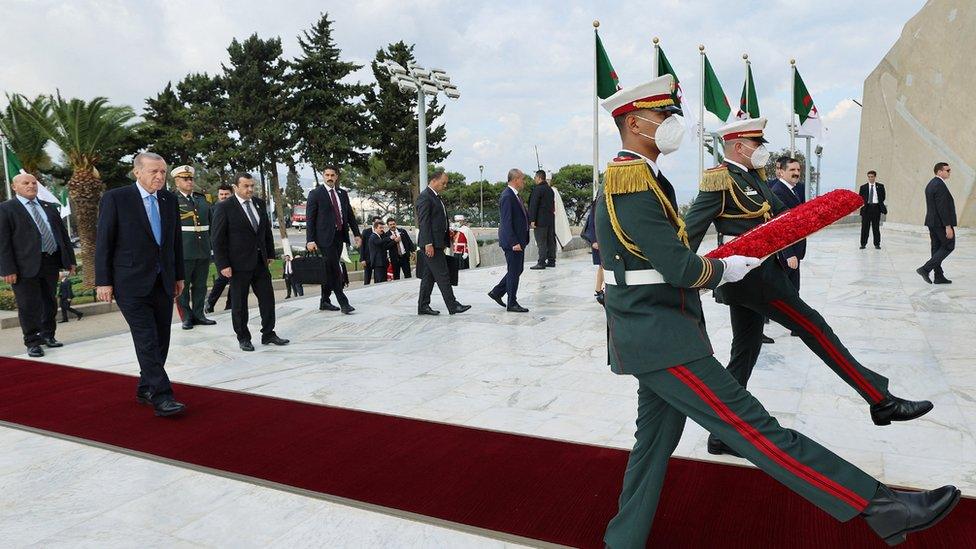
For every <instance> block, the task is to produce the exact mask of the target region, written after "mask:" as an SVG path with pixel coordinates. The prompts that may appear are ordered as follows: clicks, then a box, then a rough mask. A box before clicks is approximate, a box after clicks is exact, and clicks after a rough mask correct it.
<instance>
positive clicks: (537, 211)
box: [502, 170, 556, 270]
mask: <svg viewBox="0 0 976 549" xmlns="http://www.w3.org/2000/svg"><path fill="white" fill-rule="evenodd" d="M502 194H505V193H504V192H503V193H502ZM520 200H521V199H520ZM529 226H530V227H532V229H533V230H534V232H535V245H536V246H538V247H539V261H538V262H537V263H536V264H535V265H534V266H532V267H530V269H533V270H538V269H545V268H546V267H555V266H556V193H555V192H553V190H552V187H550V186H549V183H547V182H546V172H545V171H544V170H539V171H537V172H535V188H533V189H532V194H531V195H530V196H529Z"/></svg>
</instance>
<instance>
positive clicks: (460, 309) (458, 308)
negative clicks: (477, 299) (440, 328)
mask: <svg viewBox="0 0 976 549" xmlns="http://www.w3.org/2000/svg"><path fill="white" fill-rule="evenodd" d="M470 308H471V305H464V304H462V303H456V304H455V305H454V308H453V309H451V310H449V311H447V312H448V314H452V315H457V314H461V313H463V312H464V311H467V310H468V309H470Z"/></svg>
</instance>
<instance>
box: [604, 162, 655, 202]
mask: <svg viewBox="0 0 976 549" xmlns="http://www.w3.org/2000/svg"><path fill="white" fill-rule="evenodd" d="M653 181H654V178H653V177H652V176H651V170H650V168H648V166H647V162H644V160H643V159H640V158H638V159H635V160H624V161H621V162H611V163H610V164H608V165H607V171H606V172H604V174H603V192H604V193H606V194H627V193H639V192H641V191H647V190H650V188H651V182H653Z"/></svg>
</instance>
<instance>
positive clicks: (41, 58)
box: [0, 0, 924, 201]
mask: <svg viewBox="0 0 976 549" xmlns="http://www.w3.org/2000/svg"><path fill="white" fill-rule="evenodd" d="M923 4H924V2H923V1H922V0H861V1H859V2H849V1H847V0H819V1H816V2H815V1H810V0H768V1H742V2H738V3H728V2H714V1H689V0H682V1H679V0H657V1H654V2H571V1H551V2H550V1H539V2H535V1H534V2H525V1H508V0H500V1H495V2H464V1H457V0H453V1H446V0H415V1H410V0H397V1H393V0H364V1H361V2H338V1H330V0H325V1H323V0H315V1H312V0H307V1H306V0H281V1H279V2H265V1H259V0H234V1H224V0H193V1H190V0H165V1H161V0H160V1H156V0H129V1H121V0H72V1H54V0H0V13H3V17H4V21H5V24H4V31H3V38H4V39H3V42H2V43H3V48H4V50H5V51H3V55H2V59H3V61H2V62H0V90H2V91H13V92H18V93H24V94H26V95H28V96H32V95H35V94H38V93H50V92H52V91H53V90H54V89H55V88H60V89H61V91H62V93H63V94H65V95H69V96H76V97H83V98H91V97H94V96H98V95H104V96H107V97H109V98H110V99H111V100H112V101H113V102H115V103H126V104H130V105H132V106H133V107H135V108H136V109H137V110H141V108H142V106H143V105H144V100H145V98H146V97H149V96H152V95H154V94H156V93H157V92H158V91H159V90H161V89H162V88H163V86H165V84H166V82H167V81H170V80H173V81H176V80H179V79H181V78H182V77H183V76H184V75H186V74H187V73H188V72H193V71H207V72H211V73H213V72H218V71H219V70H220V64H221V63H222V62H226V59H227V52H226V48H227V45H228V44H229V43H230V41H231V39H232V38H234V37H246V36H248V35H250V34H251V33H253V32H257V33H258V34H259V35H260V36H261V37H270V36H280V37H281V38H282V41H283V45H284V49H285V55H286V56H294V55H295V54H296V53H297V48H298V46H297V40H296V38H295V37H296V35H297V34H298V33H299V32H300V31H302V30H303V29H306V28H308V27H309V26H310V25H311V24H312V22H314V21H315V20H316V19H317V18H318V16H319V13H320V12H323V11H325V12H328V13H329V15H330V17H331V18H332V19H333V20H334V22H335V39H336V41H337V43H338V45H339V47H341V48H342V50H343V53H344V56H345V57H347V58H348V59H350V60H353V61H356V62H359V63H362V64H368V62H369V60H371V59H372V58H373V56H374V55H375V53H376V51H377V50H378V49H379V48H382V47H383V46H385V45H386V44H388V43H390V42H395V41H397V40H405V41H406V42H408V43H415V44H416V54H417V58H418V61H419V62H420V63H421V64H422V65H425V66H428V67H440V68H443V69H445V70H447V71H448V72H449V73H450V74H451V76H452V78H453V79H454V81H455V83H456V84H457V85H458V87H459V88H460V91H461V94H462V97H461V99H460V100H459V101H457V102H453V103H450V104H449V105H448V107H447V112H446V114H445V117H444V122H445V123H446V124H447V129H448V142H447V147H448V148H450V149H451V150H453V154H452V155H451V156H450V158H449V159H448V160H447V161H446V163H445V165H446V167H447V168H448V169H450V170H453V171H459V172H462V173H464V174H465V175H466V176H467V177H468V180H469V181H470V180H476V179H478V177H479V172H478V166H479V165H483V166H484V167H485V177H486V178H487V179H490V180H493V181H494V180H500V179H502V178H503V177H504V173H505V172H506V171H507V170H508V168H511V167H521V168H523V169H526V170H528V169H534V168H535V164H536V160H535V149H534V147H535V146H536V145H537V146H538V148H539V155H540V157H541V162H542V164H543V166H544V167H545V168H546V169H551V170H556V169H558V168H559V167H560V166H563V165H565V164H569V163H591V162H592V127H593V126H592V117H593V115H592V111H593V103H592V89H593V80H592V79H593V27H592V21H593V20H594V19H599V20H600V22H601V26H600V33H601V37H602V39H603V42H604V45H605V46H606V49H607V51H608V53H609V55H610V58H611V60H612V62H613V64H614V67H615V69H616V70H617V73H618V75H619V76H620V79H621V83H622V84H623V85H631V84H636V83H639V82H641V81H643V80H647V79H648V78H649V76H650V72H651V60H652V46H651V39H652V38H653V37H654V36H658V37H660V38H661V43H662V45H663V47H664V49H665V52H666V53H667V55H668V57H669V58H670V60H671V63H672V64H673V65H674V67H675V69H676V71H677V72H678V76H679V78H680V79H681V80H682V85H683V87H684V89H685V92H686V93H688V94H689V95H690V96H691V97H695V98H697V95H698V93H699V91H698V90H699V86H700V84H699V83H698V82H697V81H696V80H697V78H696V76H695V75H696V74H697V71H698V44H700V43H701V44H704V45H705V46H706V48H707V53H708V55H709V60H710V61H711V63H712V65H713V67H714V68H715V70H716V72H717V74H718V76H719V79H720V80H721V82H722V85H723V86H724V88H725V92H726V95H727V96H728V97H729V98H730V103H732V104H733V105H735V104H737V102H738V97H739V93H740V91H741V88H742V80H743V72H744V66H743V63H742V59H741V56H742V54H743V53H744V52H748V53H749V56H750V59H751V60H752V61H753V72H754V77H755V80H756V84H757V87H758V93H759V103H760V107H761V109H762V114H763V115H764V116H768V117H769V119H770V122H769V130H768V134H769V135H771V137H770V140H771V141H772V144H771V145H770V147H771V148H774V149H777V150H778V149H779V148H781V147H785V146H787V145H788V137H787V133H786V124H787V117H788V113H789V97H788V96H789V90H790V87H789V78H790V71H789V59H790V58H791V57H794V58H796V60H797V66H798V67H799V69H800V72H801V74H802V75H803V78H804V80H805V81H806V83H807V86H808V88H809V89H810V91H811V93H812V95H813V99H814V101H815V102H816V104H817V106H818V108H819V110H820V112H821V114H822V115H823V117H824V120H825V123H826V125H827V126H828V127H829V128H830V134H829V137H828V139H827V142H826V143H825V144H824V146H825V151H824V157H823V169H824V186H825V187H827V188H832V187H849V186H851V185H852V184H853V182H854V181H855V179H856V177H857V174H855V173H854V171H855V164H856V158H857V145H858V131H859V125H860V112H859V108H858V107H857V105H855V104H854V103H853V102H852V101H851V98H857V99H860V97H861V93H862V86H863V82H864V79H865V77H866V76H867V75H868V73H870V71H871V70H873V69H874V67H875V66H876V65H877V63H878V62H879V61H880V60H881V58H882V57H883V56H884V54H885V53H886V52H887V51H888V49H889V48H890V47H891V45H892V44H893V43H894V42H895V40H896V39H897V38H898V36H899V35H900V33H901V29H902V26H903V25H904V23H905V22H906V21H907V20H908V19H909V18H910V17H912V16H913V15H914V14H915V13H916V12H917V11H918V10H919V9H920V8H921V7H922V5H923ZM733 7H734V8H735V9H734V10H733V9H732V8H733ZM356 77H357V78H359V79H360V80H362V81H366V82H368V81H371V80H372V75H371V73H370V72H369V71H368V69H364V70H362V71H361V72H360V73H359V74H357V75H356ZM600 123H601V124H600V148H601V153H600V156H601V165H603V164H605V163H606V160H607V159H608V158H610V157H612V156H613V153H614V151H615V149H614V147H615V146H616V144H615V140H616V138H615V131H614V129H613V127H612V121H611V120H610V119H609V117H608V116H607V115H606V114H605V113H603V112H602V111H601V120H600ZM719 124H720V123H719V121H718V120H717V119H716V118H714V117H713V116H712V115H710V114H707V115H706V127H707V128H715V127H717V126H718V125H719ZM661 164H662V167H663V169H665V170H666V172H667V173H668V174H669V178H670V179H671V181H673V182H675V184H676V187H677V188H678V194H679V200H681V201H687V200H689V199H690V198H692V197H693V196H694V190H695V188H696V186H697V183H696V182H695V171H696V169H697V152H696V149H695V147H694V145H691V144H686V145H685V148H683V149H682V150H680V151H678V152H677V153H674V154H672V155H670V156H669V157H667V158H666V159H664V160H663V161H662V162H661ZM309 174H310V172H309Z"/></svg>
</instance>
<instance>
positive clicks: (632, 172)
mask: <svg viewBox="0 0 976 549" xmlns="http://www.w3.org/2000/svg"><path fill="white" fill-rule="evenodd" d="M643 191H651V192H652V193H654V196H655V197H656V198H657V199H658V201H659V202H660V203H661V207H662V208H663V209H664V213H665V215H667V217H668V220H669V221H671V223H672V224H674V225H675V226H676V227H677V237H678V240H680V241H681V242H682V243H684V245H685V246H688V232H687V231H686V230H685V222H684V220H683V219H681V216H680V215H678V212H676V211H675V209H674V207H672V206H671V201H670V200H668V197H667V196H665V194H664V191H662V190H661V186H660V185H658V183H657V180H656V179H654V175H653V174H652V173H651V169H650V167H649V166H648V165H647V162H645V161H644V160H643V159H637V160H626V161H622V162H611V163H610V164H608V165H607V171H606V172H605V173H604V175H603V194H604V200H605V201H606V203H607V214H608V215H609V217H610V225H611V226H612V227H613V233H614V234H615V235H616V236H617V239H618V240H620V243H621V244H623V246H624V248H626V249H627V251H629V252H630V253H632V254H634V255H636V256H637V257H639V258H641V259H643V260H645V261H646V260H647V257H646V256H644V254H643V253H641V249H640V247H638V246H637V243H636V242H634V240H633V239H632V238H630V237H629V236H628V235H627V233H625V232H624V229H623V227H621V226H620V221H619V220H618V219H617V211H616V209H615V208H614V205H613V195H618V194H631V193H638V192H643Z"/></svg>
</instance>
